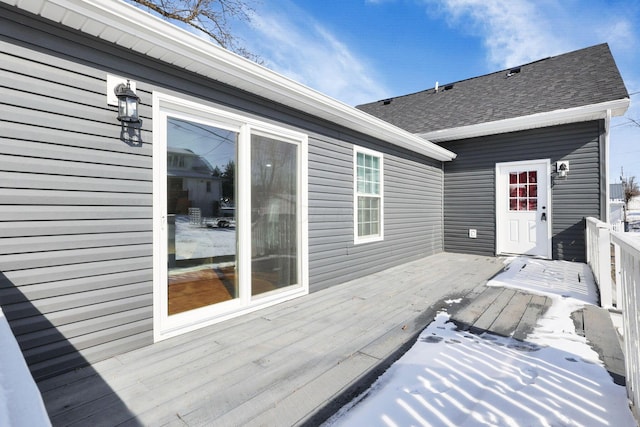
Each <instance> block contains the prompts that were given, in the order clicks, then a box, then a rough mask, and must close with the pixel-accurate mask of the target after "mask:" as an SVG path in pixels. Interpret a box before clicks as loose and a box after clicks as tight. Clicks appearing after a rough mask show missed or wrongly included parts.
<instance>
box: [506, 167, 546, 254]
mask: <svg viewBox="0 0 640 427" xmlns="http://www.w3.org/2000/svg"><path fill="white" fill-rule="evenodd" d="M549 173H550V162H549V160H548V159H545V160H531V161H525V162H510V163H497V164H496V252H497V253H498V254H517V255H533V256H540V257H543V258H551V237H550V236H551V226H550V224H551V203H550V195H551V187H550V182H549V181H550V180H549Z"/></svg>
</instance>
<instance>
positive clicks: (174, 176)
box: [167, 147, 222, 217]
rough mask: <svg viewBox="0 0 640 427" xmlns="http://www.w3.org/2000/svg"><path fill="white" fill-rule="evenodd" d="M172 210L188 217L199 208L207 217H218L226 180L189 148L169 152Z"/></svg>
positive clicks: (168, 184) (169, 192) (169, 187)
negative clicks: (191, 211)
mask: <svg viewBox="0 0 640 427" xmlns="http://www.w3.org/2000/svg"><path fill="white" fill-rule="evenodd" d="M167 180H168V182H167V187H168V188H167V190H168V194H167V197H168V201H167V204H168V210H169V213H173V214H187V213H188V209H189V208H198V209H200V213H201V215H202V216H203V217H211V216H214V215H217V211H218V210H219V207H218V206H219V201H220V199H221V198H222V180H221V178H220V177H219V176H215V175H214V168H213V167H212V166H211V165H210V164H209V162H208V161H207V160H206V159H205V158H204V157H202V156H199V155H197V154H195V153H194V152H193V151H191V150H189V149H186V148H173V147H169V149H168V150H167Z"/></svg>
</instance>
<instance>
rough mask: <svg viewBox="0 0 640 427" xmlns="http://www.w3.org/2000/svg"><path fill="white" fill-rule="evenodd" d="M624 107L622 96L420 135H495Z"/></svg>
mask: <svg viewBox="0 0 640 427" xmlns="http://www.w3.org/2000/svg"><path fill="white" fill-rule="evenodd" d="M627 108H629V98H623V99H618V100H614V101H607V102H602V103H599V104H591V105H585V106H582V107H575V108H568V109H564V110H555V111H549V112H546V113H538V114H531V115H529V116H521V117H514V118H512V119H505V120H498V121H494V122H487V123H480V124H477V125H470V126H461V127H457V128H450V129H442V130H437V131H433V132H425V133H421V134H419V135H420V136H421V137H422V138H425V139H427V140H429V141H433V142H445V141H453V140H457V139H465V138H474V137H478V136H486V135H495V134H500V133H507V132H515V131H521V130H527V129H535V128H541V127H546V126H555V125H561V124H567V123H577V122H585V121H589V120H598V119H604V118H606V117H607V114H608V113H607V112H608V111H610V112H611V113H610V114H611V116H621V115H623V114H624V113H625V112H626V111H627Z"/></svg>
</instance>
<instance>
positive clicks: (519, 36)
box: [428, 0, 570, 68]
mask: <svg viewBox="0 0 640 427" xmlns="http://www.w3.org/2000/svg"><path fill="white" fill-rule="evenodd" d="M428 3H429V4H434V3H436V4H439V5H440V6H441V8H442V11H444V12H445V14H446V15H447V16H448V18H449V20H450V24H451V25H452V26H456V27H465V26H468V27H467V28H466V29H467V30H468V31H470V32H471V33H472V34H474V35H476V36H479V37H481V38H482V39H483V40H484V44H485V46H486V48H487V56H488V58H487V59H488V61H489V63H490V64H489V65H490V66H491V67H492V68H507V67H510V66H514V65H520V64H524V63H527V62H530V61H532V60H537V59H540V58H544V57H547V56H550V55H555V54H558V53H562V52H565V51H567V50H570V48H568V46H567V43H565V42H564V41H563V40H561V39H560V38H559V37H556V36H555V35H554V30H555V29H557V28H558V27H557V25H555V23H554V22H552V20H550V19H549V15H552V13H550V9H554V8H555V7H554V5H552V4H549V5H547V4H546V2H544V3H542V2H536V3H532V2H526V1H511V0H435V2H434V1H428Z"/></svg>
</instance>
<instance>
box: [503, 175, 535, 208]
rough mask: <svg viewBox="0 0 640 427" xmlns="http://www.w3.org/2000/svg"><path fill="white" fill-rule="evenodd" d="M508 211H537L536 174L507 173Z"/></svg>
mask: <svg viewBox="0 0 640 427" xmlns="http://www.w3.org/2000/svg"><path fill="white" fill-rule="evenodd" d="M509 210H510V211H536V210H538V172H537V171H524V172H511V173H509Z"/></svg>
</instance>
